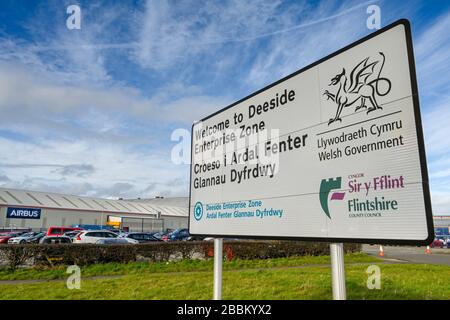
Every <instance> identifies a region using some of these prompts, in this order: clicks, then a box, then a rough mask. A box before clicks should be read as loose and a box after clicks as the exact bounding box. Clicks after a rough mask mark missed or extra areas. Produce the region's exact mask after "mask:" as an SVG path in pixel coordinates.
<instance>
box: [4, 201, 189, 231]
mask: <svg viewBox="0 0 450 320" xmlns="http://www.w3.org/2000/svg"><path fill="white" fill-rule="evenodd" d="M36 208H38V207H36ZM6 210H7V207H6V206H1V207H0V228H31V229H33V230H41V229H47V228H48V227H50V226H72V225H74V224H93V225H101V224H103V225H104V224H106V221H107V217H108V215H114V216H123V217H127V215H126V214H111V213H103V214H102V213H101V212H96V211H77V210H64V209H41V218H40V219H7V218H6ZM133 216H137V215H133ZM142 216H143V217H148V215H142ZM161 219H163V220H164V226H163V228H164V230H165V229H178V228H187V226H188V218H187V217H176V216H161Z"/></svg>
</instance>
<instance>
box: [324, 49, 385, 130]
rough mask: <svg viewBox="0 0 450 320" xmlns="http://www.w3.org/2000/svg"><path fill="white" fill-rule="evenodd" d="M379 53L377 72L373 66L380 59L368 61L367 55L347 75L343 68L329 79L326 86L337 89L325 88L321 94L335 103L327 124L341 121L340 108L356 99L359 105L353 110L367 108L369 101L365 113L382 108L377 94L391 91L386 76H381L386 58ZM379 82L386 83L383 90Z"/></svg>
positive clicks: (348, 105)
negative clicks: (330, 90) (334, 112)
mask: <svg viewBox="0 0 450 320" xmlns="http://www.w3.org/2000/svg"><path fill="white" fill-rule="evenodd" d="M379 54H380V55H381V61H382V62H381V66H380V68H379V70H378V74H377V73H376V68H375V66H376V65H377V64H379V62H380V60H376V61H373V62H370V63H369V57H367V58H365V59H364V60H362V61H361V62H360V63H358V64H357V65H356V67H354V68H353V70H352V71H351V72H350V75H349V76H347V75H346V71H345V68H344V69H342V72H341V73H340V74H337V75H336V76H335V77H334V78H333V79H331V83H330V84H329V85H328V86H329V87H331V86H337V91H336V93H330V92H329V91H328V90H325V92H324V93H323V95H324V96H326V97H327V100H330V99H331V100H333V101H334V102H335V103H336V104H337V111H336V115H335V117H334V118H332V119H330V121H328V125H330V124H332V123H333V122H336V121H340V122H342V119H341V112H342V110H343V109H344V108H346V107H350V106H352V105H354V104H355V103H356V102H358V101H359V105H358V106H357V107H356V108H355V112H356V111H358V110H359V109H361V108H367V105H366V103H367V102H369V103H370V105H369V108H368V109H367V114H369V113H370V112H372V111H375V110H379V109H382V107H381V106H380V105H379V104H378V102H377V96H381V97H382V96H385V95H387V94H388V93H389V92H390V91H391V87H392V84H391V80H389V79H388V78H384V77H381V72H382V70H383V67H384V62H385V60H386V58H385V56H384V53H383V52H379ZM380 82H384V83H386V84H387V88H385V89H386V90H385V91H384V92H382V91H381V90H380V88H379V84H380Z"/></svg>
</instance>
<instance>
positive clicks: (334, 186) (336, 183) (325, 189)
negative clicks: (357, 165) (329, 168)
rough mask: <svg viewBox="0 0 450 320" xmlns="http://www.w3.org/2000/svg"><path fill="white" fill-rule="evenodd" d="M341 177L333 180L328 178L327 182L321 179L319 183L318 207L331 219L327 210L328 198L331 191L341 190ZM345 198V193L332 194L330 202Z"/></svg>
mask: <svg viewBox="0 0 450 320" xmlns="http://www.w3.org/2000/svg"><path fill="white" fill-rule="evenodd" d="M341 186H342V177H337V178H335V179H332V178H329V179H328V180H326V179H322V181H321V183H320V191H319V200H320V206H321V207H322V210H323V212H324V213H325V214H326V215H327V217H328V218H330V219H331V215H330V210H329V208H328V196H329V194H330V192H331V191H332V190H338V189H341ZM344 197H345V192H333V194H332V195H331V199H330V200H343V199H344Z"/></svg>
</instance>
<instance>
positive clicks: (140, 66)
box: [0, 0, 450, 214]
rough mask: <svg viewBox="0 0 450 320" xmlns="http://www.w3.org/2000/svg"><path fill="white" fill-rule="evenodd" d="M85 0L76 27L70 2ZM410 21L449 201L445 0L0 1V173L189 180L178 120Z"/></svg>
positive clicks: (105, 192) (437, 183)
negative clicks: (176, 152)
mask: <svg viewBox="0 0 450 320" xmlns="http://www.w3.org/2000/svg"><path fill="white" fill-rule="evenodd" d="M71 4H78V5H79V6H80V7H81V14H82V22H81V30H68V29H67V28H66V19H67V17H68V15H67V14H66V8H67V6H68V5H71ZM370 4H376V5H378V6H379V7H380V8H381V25H382V26H385V25H387V24H389V23H391V22H393V21H395V20H397V19H399V18H408V19H409V20H410V21H411V23H412V30H413V37H414V50H415V55H416V65H417V72H418V80H419V93H420V101H421V108H422V117H423V124H424V132H425V140H426V151H427V157H428V164H429V174H430V180H431V190H432V199H433V208H434V212H435V213H436V214H448V213H450V183H449V182H450V138H449V137H450V128H449V125H448V124H449V123H450V97H449V94H448V92H450V77H449V76H448V75H449V74H450V62H449V61H448V57H450V32H449V30H450V3H449V2H447V1H437V0H436V1H370V2H362V1H342V2H340V1H325V0H323V1H260V0H255V1H237V0H236V1H198V0H193V1H181V0H180V1H163V0H161V1H144V0H141V1H78V2H77V1H73V0H72V1H60V0H55V1H27V0H14V1H8V0H3V1H1V3H0V110H1V117H0V151H1V152H0V186H5V187H12V188H22V189H31V190H47V191H56V192H64V193H71V194H79V195H89V196H100V197H110V198H117V197H150V196H155V195H164V196H177V195H184V196H185V195H187V194H188V185H189V182H188V179H189V167H188V165H176V164H174V163H172V161H171V149H172V148H173V146H174V144H175V142H173V141H171V139H170V137H171V133H172V132H173V130H175V129H177V128H185V129H188V130H189V129H190V125H191V123H192V122H193V121H194V120H197V119H200V118H202V117H204V116H205V115H207V114H209V113H211V112H213V111H216V110H218V109H220V108H222V107H225V106H226V105H228V104H230V103H232V102H234V101H235V100H238V99H240V98H242V97H244V96H246V95H248V94H250V93H252V92H254V91H255V90H258V89H259V88H261V87H262V86H265V85H267V84H270V83H271V82H273V81H276V80H278V79H279V78H281V77H283V76H286V75H288V74H290V73H292V72H294V71H296V70H298V69H299V68H301V67H303V66H306V65H308V64H309V63H312V62H314V61H315V60H317V59H319V58H321V57H323V56H325V55H327V54H329V53H332V52H333V51H336V50H338V49H339V48H341V47H343V46H345V45H347V44H349V43H351V42H353V41H355V40H357V39H358V38H360V37H362V36H364V35H367V34H369V33H371V32H373V30H369V29H367V27H366V20H367V17H368V14H367V13H366V8H367V7H368V6H369V5H370Z"/></svg>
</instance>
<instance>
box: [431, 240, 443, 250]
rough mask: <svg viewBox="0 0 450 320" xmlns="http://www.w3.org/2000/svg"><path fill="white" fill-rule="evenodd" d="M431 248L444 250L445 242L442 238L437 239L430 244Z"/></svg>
mask: <svg viewBox="0 0 450 320" xmlns="http://www.w3.org/2000/svg"><path fill="white" fill-rule="evenodd" d="M430 247H431V248H443V247H444V240H442V239H440V238H435V239H434V240H433V242H432V243H431V244H430Z"/></svg>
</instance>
